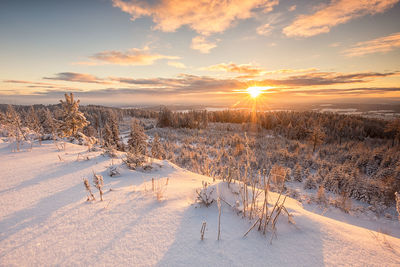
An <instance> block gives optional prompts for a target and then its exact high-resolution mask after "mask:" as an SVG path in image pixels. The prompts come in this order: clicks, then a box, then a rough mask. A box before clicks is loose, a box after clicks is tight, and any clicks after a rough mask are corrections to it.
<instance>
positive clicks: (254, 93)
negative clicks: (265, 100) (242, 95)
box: [247, 86, 264, 98]
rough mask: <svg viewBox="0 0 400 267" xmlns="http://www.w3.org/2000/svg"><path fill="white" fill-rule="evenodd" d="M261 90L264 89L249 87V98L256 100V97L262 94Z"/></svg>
mask: <svg viewBox="0 0 400 267" xmlns="http://www.w3.org/2000/svg"><path fill="white" fill-rule="evenodd" d="M263 89H264V87H259V86H251V87H249V88H247V92H248V93H249V94H250V96H251V97H252V98H256V97H257V96H259V95H260V94H261V93H262V91H263Z"/></svg>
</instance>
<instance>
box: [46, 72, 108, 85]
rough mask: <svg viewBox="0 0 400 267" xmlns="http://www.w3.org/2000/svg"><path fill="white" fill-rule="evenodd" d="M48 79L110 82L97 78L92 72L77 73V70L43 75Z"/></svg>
mask: <svg viewBox="0 0 400 267" xmlns="http://www.w3.org/2000/svg"><path fill="white" fill-rule="evenodd" d="M43 79H46V80H56V81H68V82H81V83H98V84H109V83H110V82H108V81H105V80H103V79H100V78H97V77H96V76H93V75H91V74H85V73H76V72H61V73H57V74H56V76H55V77H43Z"/></svg>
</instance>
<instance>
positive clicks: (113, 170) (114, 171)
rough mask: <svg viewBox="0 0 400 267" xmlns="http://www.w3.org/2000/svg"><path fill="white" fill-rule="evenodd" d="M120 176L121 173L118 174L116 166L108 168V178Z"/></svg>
mask: <svg viewBox="0 0 400 267" xmlns="http://www.w3.org/2000/svg"><path fill="white" fill-rule="evenodd" d="M120 174H121V173H120V172H119V169H118V166H116V165H111V166H109V167H108V175H109V176H111V177H114V176H118V175H120Z"/></svg>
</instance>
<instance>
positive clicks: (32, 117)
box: [25, 106, 43, 143]
mask: <svg viewBox="0 0 400 267" xmlns="http://www.w3.org/2000/svg"><path fill="white" fill-rule="evenodd" d="M25 125H26V126H27V127H28V128H29V129H30V130H31V131H33V132H34V133H35V134H36V135H37V136H38V139H39V142H40V143H41V142H42V136H43V128H42V125H41V123H40V120H39V116H38V114H37V112H36V111H35V109H34V107H33V106H31V107H30V108H29V111H28V114H27V117H26V119H25Z"/></svg>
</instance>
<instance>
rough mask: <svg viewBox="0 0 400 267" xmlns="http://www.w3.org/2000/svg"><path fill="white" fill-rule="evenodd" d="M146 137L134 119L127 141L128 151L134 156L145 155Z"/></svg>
mask: <svg viewBox="0 0 400 267" xmlns="http://www.w3.org/2000/svg"><path fill="white" fill-rule="evenodd" d="M146 148H147V135H146V134H145V133H144V129H143V127H142V126H141V125H140V124H139V122H138V121H137V120H136V119H133V120H132V124H131V133H130V135H129V140H128V151H129V152H131V153H135V154H142V155H146Z"/></svg>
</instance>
